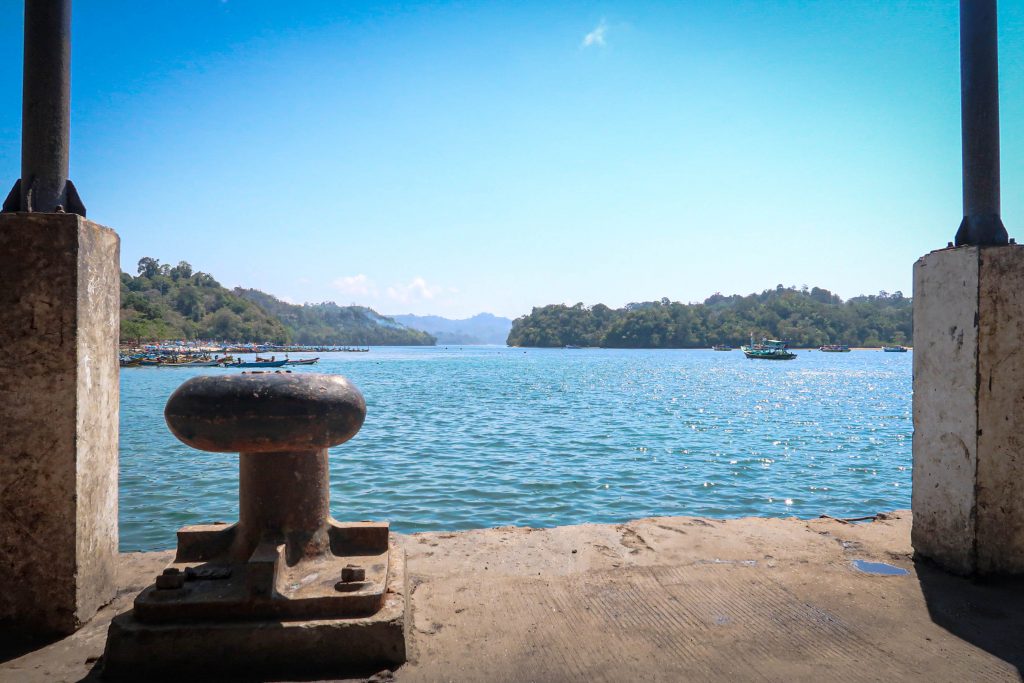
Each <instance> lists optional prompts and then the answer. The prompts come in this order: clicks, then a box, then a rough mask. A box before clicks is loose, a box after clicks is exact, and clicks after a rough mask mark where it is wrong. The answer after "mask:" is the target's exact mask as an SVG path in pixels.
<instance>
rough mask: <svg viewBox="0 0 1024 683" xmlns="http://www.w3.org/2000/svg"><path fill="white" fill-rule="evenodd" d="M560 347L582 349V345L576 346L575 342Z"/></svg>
mask: <svg viewBox="0 0 1024 683" xmlns="http://www.w3.org/2000/svg"><path fill="white" fill-rule="evenodd" d="M562 348H564V349H570V350H572V349H577V350H578V349H582V348H583V347H582V346H576V345H575V344H566V345H565V346H563V347H562Z"/></svg>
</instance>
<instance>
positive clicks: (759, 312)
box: [508, 285, 913, 349]
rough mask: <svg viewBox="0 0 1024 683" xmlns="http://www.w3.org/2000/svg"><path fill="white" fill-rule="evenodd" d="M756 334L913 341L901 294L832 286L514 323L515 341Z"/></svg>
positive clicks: (819, 341)
mask: <svg viewBox="0 0 1024 683" xmlns="http://www.w3.org/2000/svg"><path fill="white" fill-rule="evenodd" d="M751 334H753V335H754V337H755V338H757V339H760V338H761V337H769V338H773V339H784V340H786V341H788V342H789V343H790V345H792V346H796V347H817V346H822V345H824V344H847V345H849V346H883V345H886V344H912V343H913V329H912V311H911V299H910V298H908V297H905V296H903V293H902V292H895V293H893V294H889V293H888V292H879V293H878V294H877V295H870V296H858V297H853V298H851V299H848V300H846V301H843V300H842V299H841V298H840V297H839V296H837V295H835V294H833V293H832V292H830V291H829V290H827V289H822V288H820V287H814V288H812V289H808V288H807V287H801V288H796V287H783V286H782V285H778V286H777V287H776V288H775V289H766V290H764V291H763V292H761V293H760V294H749V295H747V296H740V295H738V294H736V295H732V296H724V295H722V294H718V293H716V294H714V295H712V296H710V297H708V298H707V299H705V300H704V301H703V302H701V303H692V304H683V303H680V302H678V301H669V300H668V299H667V298H663V299H661V300H660V301H646V302H641V303H631V304H627V305H626V306H624V307H622V308H618V309H612V308H609V307H608V306H605V305H604V304H596V305H594V306H590V307H588V306H584V305H583V304H582V303H578V304H576V305H575V306H566V305H564V304H554V305H549V306H544V307H540V308H534V309H533V311H532V312H530V313H529V314H528V315H525V316H522V317H520V318H517V319H516V320H515V321H513V323H512V330H511V332H510V333H509V335H508V344H509V346H538V347H561V346H567V345H573V346H600V347H607V348H655V349H657V348H681V349H686V348H706V347H709V346H712V345H715V344H728V345H730V346H738V345H740V344H744V343H746V342H748V341H749V339H750V336H751Z"/></svg>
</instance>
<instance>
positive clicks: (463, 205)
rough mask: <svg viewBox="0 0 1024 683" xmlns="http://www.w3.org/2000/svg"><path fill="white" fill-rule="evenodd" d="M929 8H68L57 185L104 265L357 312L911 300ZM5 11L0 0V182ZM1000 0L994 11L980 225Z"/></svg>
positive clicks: (1010, 48)
mask: <svg viewBox="0 0 1024 683" xmlns="http://www.w3.org/2000/svg"><path fill="white" fill-rule="evenodd" d="M957 6H958V3H957V2H956V0H943V1H941V2H937V1H935V2H931V1H927V0H906V1H901V0H820V1H808V2H796V1H785V0H715V1H714V2H707V1H706V0H694V1H685V0H681V1H676V2H662V3H645V2H636V1H631V2H628V3H626V2H623V3H612V2H564V3H562V2H560V3H549V2H515V3H512V2H509V3H496V2H450V3H445V2H433V3H429V2H425V3H395V4H388V3H370V4H366V3H357V2H328V1H322V2H313V1H309V2H295V3H284V2H279V1H277V0H273V1H271V0H228V1H226V2H225V1H222V0H188V1H187V2H180V1H172V0H165V1H153V2H127V1H113V0H112V1H108V2H85V1H83V0H77V2H76V3H75V14H74V29H73V30H74V36H73V79H72V82H73V94H72V98H73V99H72V109H73V113H72V149H71V177H72V178H73V179H74V181H75V184H76V186H77V187H78V189H79V192H80V193H81V195H82V198H83V199H84V201H85V203H86V205H87V206H88V208H89V216H90V218H92V219H94V220H96V221H98V222H101V223H103V224H106V225H109V226H111V227H113V228H115V229H117V231H118V232H119V233H120V235H121V240H122V246H121V252H122V266H123V268H124V269H126V270H128V271H130V272H134V264H135V263H136V262H137V261H138V259H139V258H141V257H142V256H153V257H155V258H159V259H160V260H161V261H163V262H171V263H176V262H177V261H179V260H187V261H189V262H190V263H192V264H193V266H194V267H195V268H197V269H199V270H204V271H207V272H211V273H213V274H214V275H216V276H217V277H218V278H219V279H220V280H221V282H223V283H224V284H226V285H243V286H251V287H257V288H260V289H263V290H265V291H268V292H271V293H273V294H276V295H279V296H282V297H284V298H287V299H288V300H291V301H295V302H303V301H321V300H334V301H337V302H338V303H343V304H345V303H351V302H356V303H361V304H367V305H371V306H373V307H374V308H376V309H378V310H379V311H381V312H384V313H405V312H415V313H436V314H440V315H446V316H449V317H451V316H464V315H471V314H473V313H477V312H479V311H490V312H494V313H497V314H502V315H509V316H514V315H520V314H523V313H525V312H528V311H529V310H530V308H531V307H532V306H539V305H544V304H548V303H556V302H567V303H575V302H576V301H583V302H585V303H587V304H593V303H597V302H603V303H606V304H609V305H613V306H619V305H622V304H624V303H627V302H629V301H639V300H651V299H659V298H661V297H663V296H667V297H669V298H671V299H674V300H682V301H696V300H701V299H703V298H704V297H706V296H708V295H710V294H712V293H714V292H716V291H721V292H723V293H726V294H730V293H749V292H751V291H760V290H761V289H765V288H768V287H774V286H775V285H776V284H778V283H783V284H787V285H789V284H796V285H802V284H808V285H812V286H813V285H818V286H823V287H827V288H830V289H832V290H833V291H836V292H838V293H839V294H840V295H842V296H844V297H849V296H854V295H857V294H861V293H874V292H877V291H879V290H883V289H884V290H888V291H895V290H902V291H904V292H906V293H908V294H909V293H910V289H911V267H912V264H913V262H914V260H915V259H917V258H918V257H919V256H921V255H922V254H924V253H926V252H927V251H929V250H931V249H935V248H939V247H942V246H944V245H945V243H946V242H947V241H948V240H951V239H952V237H953V234H954V233H955V231H956V228H957V225H958V223H959V220H960V216H961V186H960V132H959V131H960V129H959V53H958V49H959V48H958V27H957V17H958V9H957ZM21 31H22V27H21V3H20V2H17V1H15V0H3V1H2V2H0V64H2V67H0V179H3V182H4V183H5V184H6V183H13V182H14V179H15V178H16V177H17V175H18V169H19V155H20V141H19V134H20V115H21V108H20V92H21V49H22V44H21V43H22V33H21ZM1022 34H1024V3H1020V2H1007V1H1005V0H1004V1H1003V2H1001V3H1000V50H1001V53H1000V59H1001V64H1000V66H1001V94H1002V101H1001V104H1002V139H1003V150H1002V153H1003V154H1002V160H1003V161H1002V167H1003V217H1004V222H1005V223H1006V225H1007V228H1008V230H1009V231H1010V234H1011V236H1016V235H1019V234H1020V233H1019V232H1018V231H1017V230H1016V229H1015V228H1016V226H1017V224H1018V223H1019V222H1020V220H1021V218H1020V217H1021V213H1022V209H1024V200H1022V197H1021V193H1019V192H1016V191H1015V188H1018V187H1020V186H1021V184H1022V182H1024V87H1022V85H1024V84H1022V82H1021V81H1022V77H1021V75H1022V74H1021V67H1022V65H1024V41H1022Z"/></svg>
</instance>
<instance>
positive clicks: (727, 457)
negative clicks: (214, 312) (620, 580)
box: [120, 346, 913, 551]
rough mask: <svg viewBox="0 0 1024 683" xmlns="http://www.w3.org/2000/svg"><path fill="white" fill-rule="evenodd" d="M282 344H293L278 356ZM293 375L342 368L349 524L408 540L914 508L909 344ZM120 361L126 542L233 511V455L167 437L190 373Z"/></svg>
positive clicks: (364, 366) (342, 485)
mask: <svg viewBox="0 0 1024 683" xmlns="http://www.w3.org/2000/svg"><path fill="white" fill-rule="evenodd" d="M277 355H278V356H280V355H281V354H277ZM313 355H319V356H320V358H321V360H320V362H319V364H318V365H315V366H297V367H292V368H291V369H292V370H293V372H296V373H301V372H321V373H331V374H341V375H344V376H346V377H348V378H349V379H350V380H351V381H352V382H354V383H355V384H356V386H358V387H359V388H360V389H361V390H362V392H363V395H364V396H365V397H366V404H367V416H366V423H365V425H364V426H363V428H362V430H361V431H360V432H359V434H357V435H356V436H355V437H354V438H353V439H352V440H351V441H349V442H348V443H345V444H342V445H341V446H338V447H336V448H333V449H331V457H330V462H331V510H332V513H333V515H334V517H335V518H337V519H339V520H362V519H373V520H389V521H390V522H391V525H392V529H394V530H396V531H402V532H414V531H425V530H456V529H469V528H478V527H493V526H501V525H523V526H534V527H546V526H555V525H562V524H578V523H582V522H621V521H625V520H629V519H635V518H638V517H646V516H652V515H701V516H708V517H740V516H746V515H763V516H773V517H783V516H786V517H788V516H796V517H815V516H817V515H819V514H822V513H825V514H829V515H833V516H836V517H847V516H849V517H859V516H864V515H870V514H873V513H876V512H879V511H883V510H892V509H896V508H906V507H909V505H910V459H911V449H910V443H911V429H912V428H911V412H910V411H911V358H912V355H913V354H912V353H900V354H894V353H882V352H880V351H853V352H850V353H822V352H820V351H798V358H797V359H796V360H791V361H764V360H747V359H746V358H745V357H744V356H743V354H742V353H740V352H739V351H732V352H714V351H710V350H707V351H705V350H612V349H582V350H569V349H515V348H505V347H496V346H491V347H481V346H462V347H459V346H448V347H444V346H440V347H422V348H408V347H404V348H394V347H392V348H386V347H374V348H373V349H372V350H371V351H370V352H369V353H326V354H291V356H292V358H306V357H311V356H313ZM238 372H241V371H240V370H237V369H235V370H231V369H219V368H187V369H186V368H125V369H123V370H122V371H121V490H120V525H121V528H120V531H121V549H122V550H124V551H129V550H153V549H162V548H170V547H173V546H174V543H175V536H174V533H175V531H176V530H177V529H178V528H179V527H181V526H183V525H185V524H198V523H209V522H214V521H224V522H231V521H234V520H235V519H237V516H238V456H237V455H232V454H219V453H206V452H202V451H197V450H194V449H191V448H189V447H187V446H185V445H184V444H182V443H180V442H179V441H178V440H177V439H175V438H174V436H172V435H171V434H170V432H169V431H168V430H167V426H166V424H165V423H164V419H163V408H164V405H165V403H166V402H167V398H168V397H169V396H170V394H171V392H173V391H174V390H175V389H176V388H177V387H178V386H179V385H180V384H181V383H182V382H184V381H185V380H186V379H188V378H189V377H192V376H195V375H200V374H214V375H216V374H225V373H238Z"/></svg>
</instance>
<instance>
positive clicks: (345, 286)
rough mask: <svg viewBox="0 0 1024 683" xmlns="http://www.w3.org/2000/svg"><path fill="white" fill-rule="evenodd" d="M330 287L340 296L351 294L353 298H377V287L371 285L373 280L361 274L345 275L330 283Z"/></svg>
mask: <svg viewBox="0 0 1024 683" xmlns="http://www.w3.org/2000/svg"><path fill="white" fill-rule="evenodd" d="M331 286H332V287H334V288H335V289H337V290H338V291H339V292H341V293H342V294H351V295H354V296H377V286H376V285H374V284H373V280H371V279H370V278H368V277H366V276H365V275H363V274H362V273H360V274H359V275H346V276H345V277H339V278H337V279H336V280H334V282H332V283H331Z"/></svg>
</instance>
